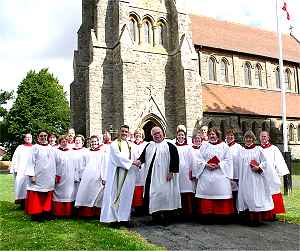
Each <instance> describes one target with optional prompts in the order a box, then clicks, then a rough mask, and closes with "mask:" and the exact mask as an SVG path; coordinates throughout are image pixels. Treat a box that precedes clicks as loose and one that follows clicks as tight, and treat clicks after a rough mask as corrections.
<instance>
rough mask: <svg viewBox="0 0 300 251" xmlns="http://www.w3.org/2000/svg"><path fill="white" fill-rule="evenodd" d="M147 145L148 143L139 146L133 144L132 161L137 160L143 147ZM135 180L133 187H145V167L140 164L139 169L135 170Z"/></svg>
mask: <svg viewBox="0 0 300 251" xmlns="http://www.w3.org/2000/svg"><path fill="white" fill-rule="evenodd" d="M147 144H148V142H145V141H144V142H143V143H141V144H139V145H137V144H135V146H134V150H133V159H134V160H137V159H138V158H139V157H140V156H141V154H142V152H143V151H144V148H145V146H146V145H147ZM135 171H136V180H135V185H136V186H144V185H145V178H144V176H145V166H144V164H142V166H141V167H140V168H136V170H135Z"/></svg>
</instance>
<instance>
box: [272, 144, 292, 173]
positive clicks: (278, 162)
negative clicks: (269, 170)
mask: <svg viewBox="0 0 300 251" xmlns="http://www.w3.org/2000/svg"><path fill="white" fill-rule="evenodd" d="M274 152H275V153H274V154H275V160H274V161H275V168H276V172H277V173H278V175H279V176H284V175H287V174H289V173H290V171H289V169H288V167H287V165H286V163H285V160H284V158H283V156H282V154H281V152H280V150H279V149H278V148H277V147H275V151H274Z"/></svg>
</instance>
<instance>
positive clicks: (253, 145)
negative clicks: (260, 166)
mask: <svg viewBox="0 0 300 251" xmlns="http://www.w3.org/2000/svg"><path fill="white" fill-rule="evenodd" d="M254 147H256V145H255V144H254V143H253V144H252V145H250V146H246V145H245V146H244V148H245V149H253V148H254Z"/></svg>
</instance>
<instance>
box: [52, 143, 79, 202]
mask: <svg viewBox="0 0 300 251" xmlns="http://www.w3.org/2000/svg"><path fill="white" fill-rule="evenodd" d="M74 154H75V152H74V151H73V150H67V151H63V150H60V149H59V148H58V149H56V165H57V166H56V170H57V173H56V175H57V176H60V180H59V182H58V183H57V184H55V189H54V194H53V201H56V202H72V201H74V200H75V197H74V188H75V187H74V184H75V167H74V165H73V163H72V162H71V161H70V160H71V158H72V156H73V155H74Z"/></svg>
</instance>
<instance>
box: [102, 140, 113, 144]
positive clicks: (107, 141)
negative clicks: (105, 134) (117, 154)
mask: <svg viewBox="0 0 300 251" xmlns="http://www.w3.org/2000/svg"><path fill="white" fill-rule="evenodd" d="M111 142H112V141H111V140H104V142H103V143H104V144H105V145H108V144H111Z"/></svg>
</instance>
